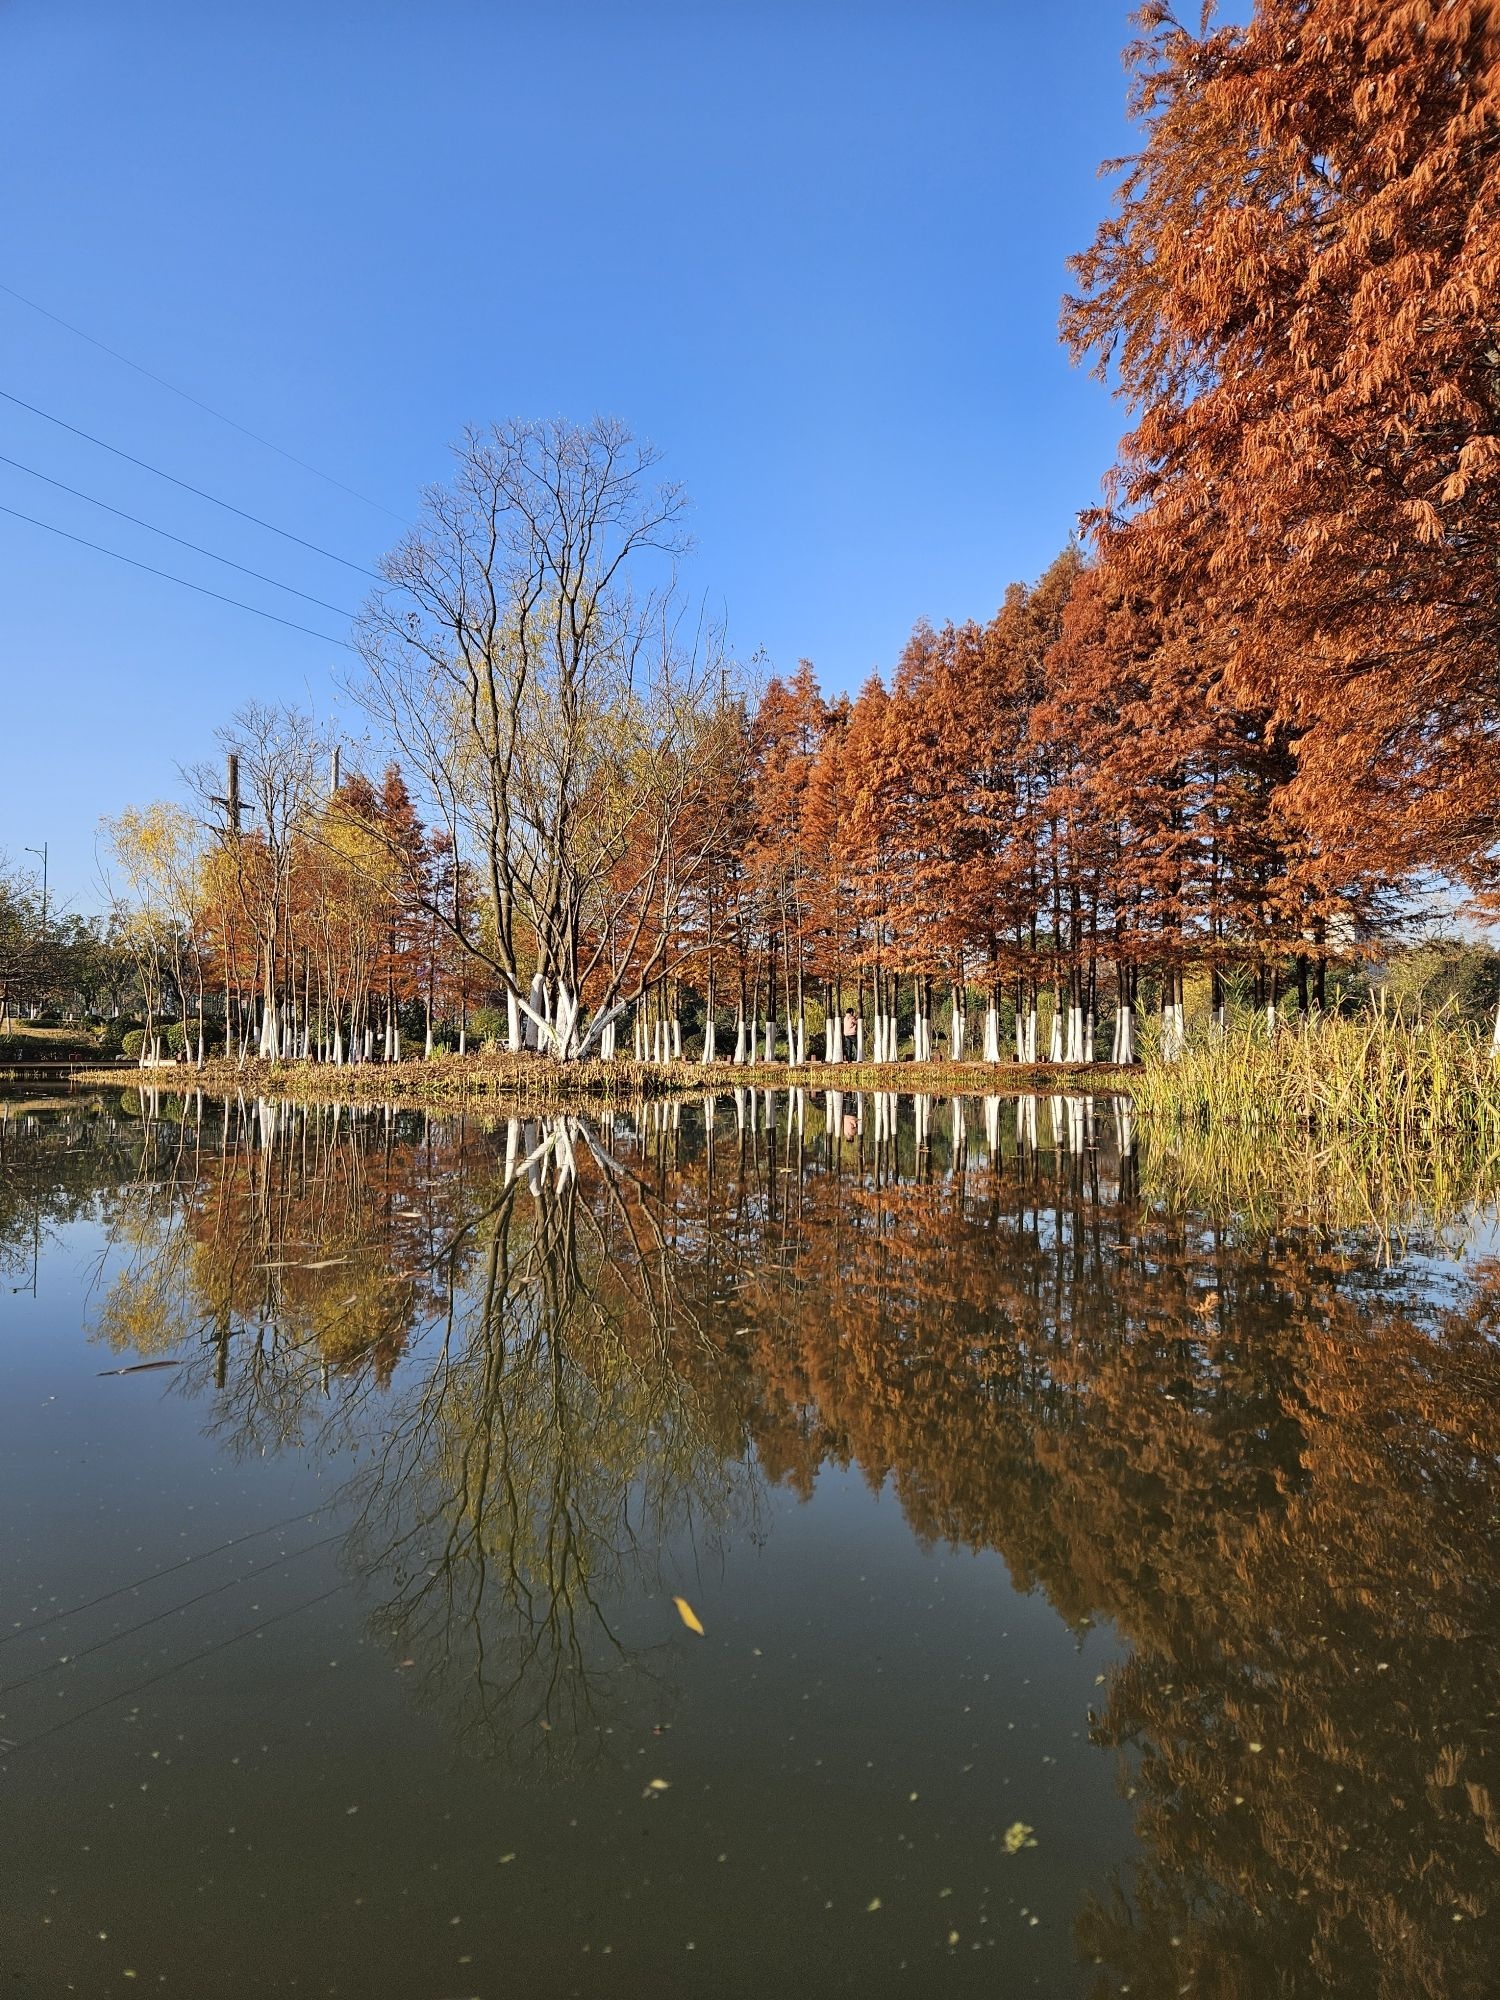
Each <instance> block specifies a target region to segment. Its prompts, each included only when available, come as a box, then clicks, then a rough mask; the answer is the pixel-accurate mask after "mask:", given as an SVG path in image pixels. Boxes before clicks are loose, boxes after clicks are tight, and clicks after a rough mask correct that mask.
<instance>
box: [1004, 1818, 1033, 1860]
mask: <svg viewBox="0 0 1500 2000" xmlns="http://www.w3.org/2000/svg"><path fill="white" fill-rule="evenodd" d="M1035 1846H1036V1842H1035V1841H1034V1840H1033V1839H1032V1837H1031V1828H1030V1827H1029V1826H1028V1825H1027V1824H1026V1822H1025V1820H1024V1819H1018V1820H1016V1821H1015V1823H1014V1824H1013V1825H1011V1826H1008V1827H1007V1828H1006V1829H1005V1851H1006V1853H1007V1854H1019V1853H1020V1851H1021V1849H1022V1848H1023V1847H1035Z"/></svg>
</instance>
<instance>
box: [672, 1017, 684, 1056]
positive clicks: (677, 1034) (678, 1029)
mask: <svg viewBox="0 0 1500 2000" xmlns="http://www.w3.org/2000/svg"><path fill="white" fill-rule="evenodd" d="M672 1060H673V1062H681V1061H682V1023H681V1021H680V1020H679V1019H678V1018H677V1016H676V1015H675V1014H674V1015H673V1016H672Z"/></svg>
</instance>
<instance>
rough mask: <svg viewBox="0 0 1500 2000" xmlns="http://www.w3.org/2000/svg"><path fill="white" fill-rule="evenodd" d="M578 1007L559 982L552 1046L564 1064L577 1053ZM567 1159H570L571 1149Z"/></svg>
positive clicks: (574, 996)
mask: <svg viewBox="0 0 1500 2000" xmlns="http://www.w3.org/2000/svg"><path fill="white" fill-rule="evenodd" d="M578 1006H579V1001H578V996H577V995H576V994H574V993H572V992H570V991H569V989H568V988H567V987H566V986H564V985H563V984H562V983H561V981H559V982H558V988H557V1011H556V1013H555V1014H554V1015H553V1019H552V1045H553V1047H554V1049H555V1050H556V1051H557V1054H558V1055H559V1056H560V1057H561V1058H562V1060H563V1061H564V1062H566V1061H568V1060H569V1058H570V1057H571V1056H573V1055H574V1054H575V1053H576V1052H577V1048H578ZM569 1157H570V1158H571V1157H572V1152H571V1148H570V1149H569Z"/></svg>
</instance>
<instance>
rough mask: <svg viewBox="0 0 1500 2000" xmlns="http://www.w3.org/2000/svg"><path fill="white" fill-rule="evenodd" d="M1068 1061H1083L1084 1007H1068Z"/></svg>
mask: <svg viewBox="0 0 1500 2000" xmlns="http://www.w3.org/2000/svg"><path fill="white" fill-rule="evenodd" d="M1068 1061H1069V1062H1070V1063H1079V1062H1082V1061H1083V1009H1082V1008H1081V1007H1074V1006H1072V1005H1070V1006H1069V1008H1068Z"/></svg>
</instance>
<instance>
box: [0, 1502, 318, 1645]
mask: <svg viewBox="0 0 1500 2000" xmlns="http://www.w3.org/2000/svg"><path fill="white" fill-rule="evenodd" d="M326 1504H327V1503H326V1502H325V1501H320V1502H319V1503H318V1505H317V1506H316V1507H309V1508H308V1509H307V1510H306V1512H305V1513H302V1514H288V1515H287V1516H286V1517H285V1519H283V1520H280V1521H270V1522H268V1523H267V1524H266V1526H265V1527H264V1528H251V1529H250V1530H249V1531H248V1532H247V1533H245V1534H243V1535H231V1536H230V1537H229V1540H228V1541H227V1542H216V1543H215V1544H214V1546H213V1547H212V1548H211V1549H199V1550H198V1551H197V1553H196V1554H195V1555H190V1556H183V1557H182V1559H181V1561H179V1562H174V1563H166V1564H164V1565H163V1567H162V1568H161V1569H153V1570H147V1572H146V1574H145V1575H144V1576H138V1577H134V1578H132V1580H131V1581H130V1582H129V1583H120V1584H116V1585H115V1587H114V1589H113V1590H105V1591H101V1592H100V1594H99V1596H97V1597H85V1598H84V1599H83V1600H82V1602H81V1603H78V1604H70V1605H69V1606H68V1608H67V1610H66V1611H49V1612H48V1614H47V1616H46V1617H45V1618H33V1619H32V1621H31V1623H30V1624H29V1625H17V1626H14V1627H13V1628H12V1629H11V1630H10V1631H9V1632H0V1646H8V1645H9V1644H10V1642H11V1640H12V1639H24V1638H25V1636H26V1634H27V1633H28V1632H42V1631H45V1630H46V1629H47V1627H48V1626H50V1625H61V1624H62V1622H63V1620H64V1619H65V1618H76V1617H77V1616H78V1614H79V1612H80V1611H92V1610H94V1609H95V1607H96V1606H98V1605H100V1604H109V1603H110V1602H112V1601H113V1599H115V1598H116V1597H123V1596H125V1594H126V1592H127V1591H131V1590H143V1589H144V1588H145V1587H146V1585H147V1584H148V1583H155V1582H157V1581H158V1579H159V1578H161V1577H164V1576H175V1575H176V1574H177V1572H178V1571H179V1570H183V1569H190V1568H191V1567H192V1565H193V1564H194V1563H200V1562H207V1561H208V1559H209V1557H210V1556H221V1555H223V1554H224V1553H225V1551H226V1550H228V1549H237V1548H239V1546H240V1545H241V1543H243V1542H258V1541H260V1540H261V1538H262V1537H263V1536H265V1535H274V1534H278V1533H279V1532H280V1531H281V1529H283V1528H296V1527H300V1525H301V1524H302V1522H304V1521H311V1520H313V1519H314V1518H315V1517H316V1516H317V1515H319V1514H321V1513H322V1512H323V1509H324V1506H325V1505H326Z"/></svg>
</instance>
